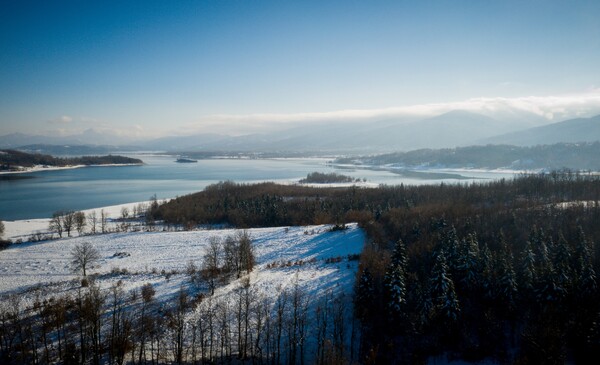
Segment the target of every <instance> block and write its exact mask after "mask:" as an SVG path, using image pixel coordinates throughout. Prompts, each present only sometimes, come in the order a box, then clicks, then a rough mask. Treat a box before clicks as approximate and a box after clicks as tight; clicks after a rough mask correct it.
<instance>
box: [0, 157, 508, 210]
mask: <svg viewBox="0 0 600 365" xmlns="http://www.w3.org/2000/svg"><path fill="white" fill-rule="evenodd" d="M129 156H130V157H135V158H140V159H142V160H143V161H144V163H145V164H144V165H141V166H105V167H86V168H79V169H70V170H55V171H39V172H32V173H27V174H20V175H18V178H15V177H14V176H15V175H13V176H11V178H7V177H6V175H4V177H3V178H0V220H17V219H29V218H47V217H50V216H51V215H52V213H53V212H55V211H58V210H82V209H90V208H97V207H103V206H109V205H116V204H123V203H131V202H137V201H145V200H149V199H150V197H151V196H153V195H154V194H156V196H157V198H159V199H163V198H173V197H176V196H181V195H184V194H189V193H193V192H196V191H200V190H202V189H204V188H205V187H206V186H208V185H210V184H214V183H216V182H219V181H224V180H232V181H235V182H244V183H251V182H261V181H276V182H294V181H298V180H299V179H301V178H303V177H306V175H307V174H308V173H310V172H313V171H318V172H337V173H341V174H344V175H348V176H352V177H354V178H360V179H363V178H364V179H367V182H369V183H375V184H389V185H392V184H401V183H403V184H439V183H440V182H442V181H443V182H445V183H456V182H471V181H480V180H484V179H499V178H511V177H512V176H513V174H512V173H510V172H506V173H498V172H471V171H469V172H464V171H462V172H451V173H459V174H461V175H463V176H468V177H471V178H469V179H464V180H456V179H428V178H422V177H421V178H415V177H413V176H411V177H403V176H400V175H398V174H395V173H392V172H389V171H373V170H368V169H362V168H341V167H334V166H331V165H329V164H328V161H329V160H328V159H309V158H307V159H206V160H199V161H198V162H197V163H176V162H175V158H174V157H173V156H161V155H129ZM444 172H448V171H444Z"/></svg>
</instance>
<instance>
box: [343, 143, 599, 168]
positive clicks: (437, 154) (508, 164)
mask: <svg viewBox="0 0 600 365" xmlns="http://www.w3.org/2000/svg"><path fill="white" fill-rule="evenodd" d="M598 156H600V142H584V143H557V144H552V145H536V146H529V147H519V146H508V145H486V146H469V147H458V148H452V149H422V150H415V151H410V152H395V153H388V154H381V155H370V156H363V157H345V158H338V159H337V160H336V163H338V164H351V165H371V166H382V167H386V168H393V169H400V170H402V169H408V170H412V169H417V170H418V169H430V168H474V169H512V170H539V169H543V170H559V169H563V168H569V169H573V170H593V171H600V159H599V158H598Z"/></svg>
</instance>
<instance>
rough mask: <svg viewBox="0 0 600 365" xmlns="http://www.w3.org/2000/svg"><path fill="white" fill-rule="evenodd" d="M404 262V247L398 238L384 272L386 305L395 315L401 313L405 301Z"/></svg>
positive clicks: (405, 261) (405, 259)
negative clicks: (388, 264)
mask: <svg viewBox="0 0 600 365" xmlns="http://www.w3.org/2000/svg"><path fill="white" fill-rule="evenodd" d="M406 264H407V258H406V247H405V246H404V243H403V242H402V240H398V242H397V243H396V246H395V248H394V253H393V255H392V261H391V263H390V266H389V268H388V270H387V272H386V274H385V288H386V293H387V300H388V301H387V305H388V307H389V309H390V311H391V312H392V314H393V315H395V316H399V315H401V313H402V306H403V305H404V304H405V303H406V295H407V293H406V274H405V273H406Z"/></svg>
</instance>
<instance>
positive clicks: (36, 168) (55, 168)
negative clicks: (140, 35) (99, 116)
mask: <svg viewBox="0 0 600 365" xmlns="http://www.w3.org/2000/svg"><path fill="white" fill-rule="evenodd" d="M143 164H144V163H111V164H97V165H68V166H46V167H44V166H43V165H35V166H33V167H21V169H22V170H18V171H0V175H15V174H29V173H32V172H41V171H59V170H74V169H80V168H84V167H118V166H142V165H143Z"/></svg>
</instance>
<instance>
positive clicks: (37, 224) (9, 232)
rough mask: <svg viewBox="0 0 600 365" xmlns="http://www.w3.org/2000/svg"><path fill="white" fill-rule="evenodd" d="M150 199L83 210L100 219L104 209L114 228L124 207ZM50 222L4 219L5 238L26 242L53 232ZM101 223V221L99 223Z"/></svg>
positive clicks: (133, 205)
mask: <svg viewBox="0 0 600 365" xmlns="http://www.w3.org/2000/svg"><path fill="white" fill-rule="evenodd" d="M166 200H169V199H165V200H159V201H158V203H162V202H164V201H166ZM149 204H150V201H145V202H136V203H126V204H119V205H111V206H108V207H102V208H95V209H87V210H83V211H82V212H83V213H85V214H86V215H89V214H90V213H92V212H95V213H96V216H97V220H99V219H100V213H101V211H104V214H105V215H106V216H107V217H108V228H109V229H113V228H114V226H115V224H117V223H115V222H114V219H115V218H119V217H120V216H121V210H122V209H123V208H127V209H128V210H129V212H131V211H132V210H133V209H134V207H136V206H148V205H149ZM49 224H50V218H39V219H22V220H16V221H4V227H5V232H4V235H3V238H5V239H9V240H11V241H13V242H14V241H16V240H19V239H20V240H22V241H23V242H26V241H28V240H29V237H30V236H31V235H34V234H38V233H39V234H42V235H47V234H52V232H51V231H50V230H49V229H48V226H49ZM98 224H99V223H98ZM86 232H89V227H86ZM71 234H72V235H74V236H76V235H77V232H76V231H75V230H74V231H73V232H71Z"/></svg>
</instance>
